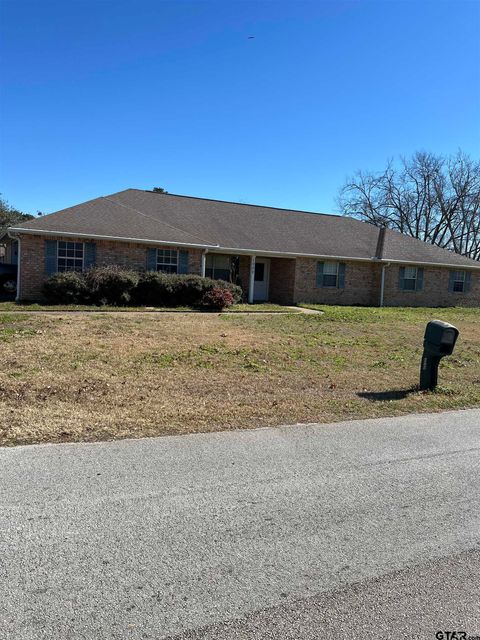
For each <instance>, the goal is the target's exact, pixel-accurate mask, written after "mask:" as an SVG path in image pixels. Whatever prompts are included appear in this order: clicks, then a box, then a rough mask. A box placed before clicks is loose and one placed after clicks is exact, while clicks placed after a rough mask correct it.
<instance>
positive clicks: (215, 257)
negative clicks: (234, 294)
mask: <svg viewBox="0 0 480 640" xmlns="http://www.w3.org/2000/svg"><path fill="white" fill-rule="evenodd" d="M205 275H206V276H207V278H213V279H214V280H226V281H227V282H230V280H231V278H232V258H231V256H222V255H220V254H214V253H207V262H206V264H205Z"/></svg>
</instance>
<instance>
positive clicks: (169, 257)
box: [157, 249, 178, 273]
mask: <svg viewBox="0 0 480 640" xmlns="http://www.w3.org/2000/svg"><path fill="white" fill-rule="evenodd" d="M157 271H163V272H165V273H178V251H176V250H175V249H157Z"/></svg>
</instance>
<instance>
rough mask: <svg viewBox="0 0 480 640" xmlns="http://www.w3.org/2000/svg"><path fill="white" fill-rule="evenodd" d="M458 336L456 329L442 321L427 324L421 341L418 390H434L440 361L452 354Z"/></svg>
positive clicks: (432, 321)
mask: <svg viewBox="0 0 480 640" xmlns="http://www.w3.org/2000/svg"><path fill="white" fill-rule="evenodd" d="M458 334H459V331H458V329H457V328H456V327H454V326H453V325H452V324H448V322H442V320H431V321H430V322H429V323H428V324H427V327H426V329H425V336H424V339H423V356H422V366H421V369H420V389H435V387H436V386H437V382H438V365H439V364H440V360H441V359H442V358H443V357H444V356H450V355H451V354H452V353H453V349H454V347H455V343H456V342H457V338H458Z"/></svg>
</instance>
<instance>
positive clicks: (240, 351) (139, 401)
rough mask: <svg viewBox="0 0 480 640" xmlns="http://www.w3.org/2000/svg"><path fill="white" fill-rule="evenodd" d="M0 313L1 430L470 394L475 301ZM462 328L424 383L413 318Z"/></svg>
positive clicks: (295, 413) (283, 419) (25, 436)
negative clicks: (421, 305)
mask: <svg viewBox="0 0 480 640" xmlns="http://www.w3.org/2000/svg"><path fill="white" fill-rule="evenodd" d="M323 310H324V311H325V314H324V315H309V316H307V315H303V314H292V315H277V316H275V315H265V316H258V315H257V316H248V315H245V316H235V315H233V314H232V315H213V314H210V315H205V314H198V315H194V314H179V315H177V316H175V317H172V316H170V317H162V316H160V315H148V314H145V315H142V316H139V315H130V314H121V315H118V316H117V315H115V316H114V315H111V314H104V315H103V314H87V313H86V314H75V315H68V314H63V315H62V314H58V315H54V314H44V315H43V314H36V315H33V314H32V315H30V316H28V315H25V314H15V313H4V314H3V315H0V344H1V348H2V354H3V358H2V360H3V369H2V372H1V373H0V403H1V413H0V415H1V418H0V443H1V444H4V445H11V444H18V443H33V442H52V441H53V442H56V441H57V442H58V441H76V440H99V439H111V438H124V437H141V436H153V435H164V434H181V433H187V432H197V431H212V430H218V429H234V428H238V427H257V426H262V425H278V424H284V423H292V422H304V421H335V420H340V419H346V418H360V417H375V416H385V415H396V414H400V413H407V412H412V411H435V410H442V409H449V408H456V407H469V406H479V405H480V329H479V326H480V322H479V321H480V311H479V310H473V309H466V310H461V309H449V310H425V309H420V310H411V309H396V310H394V309H385V310H379V309H362V308H358V309H356V308H341V307H325V308H323ZM432 317H441V318H442V319H445V320H447V321H450V322H453V323H454V324H456V325H457V326H458V328H459V329H460V331H461V335H460V339H459V342H458V345H457V349H456V352H455V354H454V355H453V356H452V357H450V358H448V359H445V360H444V364H443V365H442V369H441V373H440V379H441V387H440V388H439V391H438V392H436V393H426V394H424V393H419V392H417V391H411V390H412V389H413V388H414V387H415V385H416V383H417V381H418V369H419V363H420V355H421V349H422V338H423V331H424V327H425V322H426V321H427V320H428V319H431V318H432Z"/></svg>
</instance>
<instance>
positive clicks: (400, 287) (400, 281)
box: [398, 267, 405, 290]
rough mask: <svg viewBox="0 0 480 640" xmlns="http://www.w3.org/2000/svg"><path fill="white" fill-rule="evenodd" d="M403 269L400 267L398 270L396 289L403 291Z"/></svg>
mask: <svg viewBox="0 0 480 640" xmlns="http://www.w3.org/2000/svg"><path fill="white" fill-rule="evenodd" d="M404 280H405V267H400V269H399V270H398V288H399V289H402V290H403V289H405V283H404Z"/></svg>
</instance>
